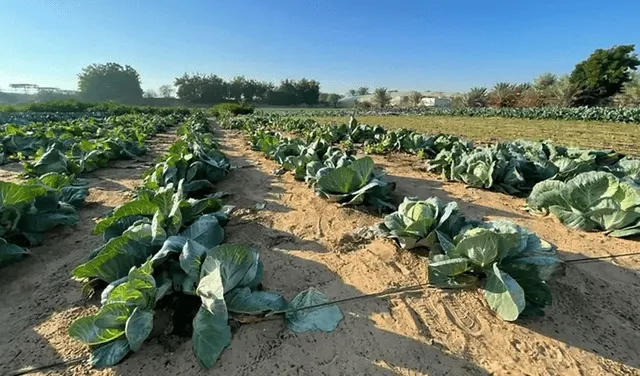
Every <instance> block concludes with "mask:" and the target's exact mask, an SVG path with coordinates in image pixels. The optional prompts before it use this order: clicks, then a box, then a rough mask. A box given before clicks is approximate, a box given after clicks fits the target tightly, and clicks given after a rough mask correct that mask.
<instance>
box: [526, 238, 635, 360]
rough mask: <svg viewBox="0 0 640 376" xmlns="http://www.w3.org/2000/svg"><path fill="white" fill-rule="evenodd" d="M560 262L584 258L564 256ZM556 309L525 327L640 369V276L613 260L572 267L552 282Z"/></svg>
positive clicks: (562, 255) (572, 264)
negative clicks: (639, 355)
mask: <svg viewBox="0 0 640 376" xmlns="http://www.w3.org/2000/svg"><path fill="white" fill-rule="evenodd" d="M558 256H559V257H560V259H562V260H565V261H569V260H576V259H578V258H584V257H586V256H585V255H582V254H580V253H577V252H571V253H569V252H563V251H562V250H560V251H559V255H558ZM550 287H551V290H552V293H553V304H552V305H551V307H548V308H547V309H546V310H545V313H546V314H545V316H544V317H540V318H529V319H523V320H521V321H518V322H517V323H518V324H519V325H521V326H523V327H526V328H528V329H530V330H533V331H535V332H537V333H540V334H543V335H545V336H548V337H550V338H554V339H556V340H558V341H561V342H563V343H565V344H567V345H569V346H572V347H577V348H580V349H583V350H584V351H588V352H591V353H593V354H595V355H596V356H598V357H603V358H606V359H610V360H612V361H615V362H618V363H622V364H625V365H627V366H629V367H634V368H640V359H639V358H638V351H640V301H639V300H638V296H640V277H639V275H638V271H634V270H631V269H629V268H626V267H623V266H620V265H616V264H614V263H613V262H612V260H592V261H591V260H590V261H587V262H576V263H572V262H570V261H569V263H567V264H566V270H565V275H563V276H560V277H558V278H556V279H554V280H552V281H551V282H550Z"/></svg>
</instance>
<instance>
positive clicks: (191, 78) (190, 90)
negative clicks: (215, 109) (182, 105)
mask: <svg viewBox="0 0 640 376" xmlns="http://www.w3.org/2000/svg"><path fill="white" fill-rule="evenodd" d="M174 84H175V86H177V87H178V97H179V98H180V99H182V100H185V101H187V102H188V103H198V104H214V103H217V102H220V101H221V100H222V99H224V97H225V96H226V95H227V84H226V82H224V80H223V79H222V78H220V77H218V76H216V75H215V74H211V75H203V74H193V75H189V74H187V73H185V74H184V75H183V76H182V77H178V78H176V79H175V82H174Z"/></svg>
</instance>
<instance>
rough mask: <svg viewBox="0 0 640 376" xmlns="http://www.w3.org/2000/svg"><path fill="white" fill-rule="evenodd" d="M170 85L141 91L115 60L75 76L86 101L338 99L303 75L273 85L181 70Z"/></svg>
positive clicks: (286, 102)
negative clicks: (143, 99) (146, 99)
mask: <svg viewBox="0 0 640 376" xmlns="http://www.w3.org/2000/svg"><path fill="white" fill-rule="evenodd" d="M173 87H175V88H176V90H175V91H174V90H173ZM173 87H172V86H171V85H163V86H161V87H160V88H159V89H158V90H157V91H155V90H148V91H146V92H143V91H142V87H141V82H140V76H139V74H138V72H137V71H136V70H135V69H134V68H132V67H131V66H129V65H124V66H123V65H120V64H117V63H106V64H92V65H89V66H87V67H85V68H84V69H83V70H82V72H81V73H80V74H79V75H78V89H79V95H80V97H81V98H82V99H84V100H88V101H107V100H113V101H118V102H123V103H138V102H140V100H141V99H142V98H171V97H172V96H173V95H174V94H175V95H177V97H178V98H179V99H180V100H182V101H183V102H185V103H188V104H194V105H212V104H215V103H221V102H225V101H238V102H240V101H244V102H250V103H263V104H268V105H279V106H296V105H307V106H313V105H318V104H325V105H332V106H336V104H337V102H338V100H339V99H340V98H341V96H340V95H338V94H334V93H321V92H320V83H319V82H318V81H316V80H313V79H307V78H302V79H299V80H292V79H285V80H282V81H281V82H280V84H279V85H274V84H273V83H271V82H266V81H259V80H255V79H249V78H246V77H244V76H238V77H234V78H232V79H230V80H225V79H223V78H222V77H219V76H217V75H215V74H201V73H193V74H189V73H185V74H184V75H183V76H181V77H178V78H176V79H175V80H174V82H173Z"/></svg>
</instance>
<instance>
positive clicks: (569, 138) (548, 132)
mask: <svg viewBox="0 0 640 376" xmlns="http://www.w3.org/2000/svg"><path fill="white" fill-rule="evenodd" d="M308 116H313V112H311V111H310V114H309V115H308ZM315 119H316V120H318V121H319V122H325V123H329V122H342V123H344V122H348V121H349V118H348V117H316V118H315ZM358 121H359V122H360V123H364V124H370V125H382V126H384V127H385V128H389V129H394V128H408V129H413V130H416V131H419V132H423V133H427V134H437V133H450V134H455V135H459V136H463V137H466V138H468V139H470V140H474V141H476V142H480V143H491V142H496V141H511V140H515V139H525V140H531V141H542V140H552V141H554V142H556V143H558V144H562V145H567V146H574V147H582V148H596V149H614V150H616V151H618V152H620V153H628V154H630V155H640V132H638V129H639V128H638V125H637V124H626V123H599V122H593V121H589V122H584V121H572V120H527V119H508V118H473V117H454V116H358Z"/></svg>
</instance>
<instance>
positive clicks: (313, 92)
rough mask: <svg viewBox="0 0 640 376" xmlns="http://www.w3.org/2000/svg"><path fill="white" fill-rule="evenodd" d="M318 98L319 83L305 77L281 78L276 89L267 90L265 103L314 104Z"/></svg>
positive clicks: (282, 104) (281, 104)
mask: <svg viewBox="0 0 640 376" xmlns="http://www.w3.org/2000/svg"><path fill="white" fill-rule="evenodd" d="M319 98H320V83H319V82H318V81H316V80H308V79H306V78H303V79H300V80H297V81H296V80H290V79H286V80H282V81H281V82H280V86H278V88H277V89H276V90H270V91H268V92H267V103H269V104H272V105H278V106H289V105H300V104H306V105H314V104H317V103H318V100H319Z"/></svg>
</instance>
